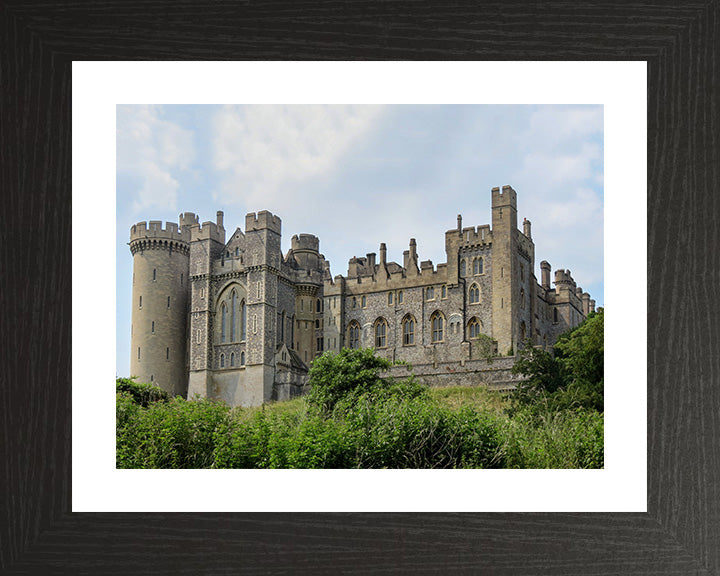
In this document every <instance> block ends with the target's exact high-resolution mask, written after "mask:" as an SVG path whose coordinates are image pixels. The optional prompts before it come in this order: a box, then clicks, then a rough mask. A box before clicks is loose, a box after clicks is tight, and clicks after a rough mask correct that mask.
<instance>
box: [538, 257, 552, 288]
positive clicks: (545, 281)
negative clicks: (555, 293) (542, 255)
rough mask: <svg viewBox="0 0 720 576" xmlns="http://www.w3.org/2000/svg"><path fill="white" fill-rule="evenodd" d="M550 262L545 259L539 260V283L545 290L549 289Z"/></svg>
mask: <svg viewBox="0 0 720 576" xmlns="http://www.w3.org/2000/svg"><path fill="white" fill-rule="evenodd" d="M550 270H551V267H550V263H549V262H548V261H547V260H543V261H542V262H540V276H541V278H542V280H541V285H542V287H543V288H545V290H550Z"/></svg>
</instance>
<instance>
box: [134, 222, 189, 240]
mask: <svg viewBox="0 0 720 576" xmlns="http://www.w3.org/2000/svg"><path fill="white" fill-rule="evenodd" d="M143 239H157V240H160V239H162V240H173V241H178V242H189V241H190V231H189V230H186V229H181V228H179V227H178V225H177V223H176V222H166V223H165V228H163V225H162V222H161V221H160V220H150V222H138V223H137V224H134V225H133V226H131V228H130V242H132V241H134V240H143Z"/></svg>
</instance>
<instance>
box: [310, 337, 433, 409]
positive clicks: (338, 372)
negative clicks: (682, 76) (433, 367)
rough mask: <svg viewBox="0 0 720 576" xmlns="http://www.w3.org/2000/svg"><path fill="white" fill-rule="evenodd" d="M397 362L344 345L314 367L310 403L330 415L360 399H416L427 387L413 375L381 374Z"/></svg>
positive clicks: (311, 376) (367, 350)
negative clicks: (399, 376) (385, 375)
mask: <svg viewBox="0 0 720 576" xmlns="http://www.w3.org/2000/svg"><path fill="white" fill-rule="evenodd" d="M391 366H393V363H392V362H391V361H390V360H387V359H385V358H380V357H378V356H375V352H374V350H373V349H372V348H362V349H350V348H343V349H342V350H341V351H340V352H339V353H337V354H336V353H334V352H326V353H325V354H323V355H322V356H321V357H320V358H317V359H316V360H315V361H314V362H313V364H312V367H311V368H310V392H309V393H308V396H307V401H308V404H309V405H310V406H311V407H314V408H315V409H316V410H318V412H319V414H321V415H323V416H329V415H330V414H331V413H332V412H333V410H335V408H336V407H338V409H339V410H341V411H346V410H348V409H349V408H351V407H352V406H354V405H355V404H356V403H358V402H360V401H365V402H368V401H369V402H380V401H382V400H383V399H387V398H390V397H395V396H397V397H400V398H405V399H409V398H415V397H418V396H421V395H422V394H424V393H425V390H426V388H425V387H424V386H422V385H421V384H419V383H417V382H416V381H415V380H414V377H410V378H408V379H406V380H402V381H395V380H394V379H392V378H390V377H387V378H382V377H380V372H383V371H387V370H389V369H390V367H391Z"/></svg>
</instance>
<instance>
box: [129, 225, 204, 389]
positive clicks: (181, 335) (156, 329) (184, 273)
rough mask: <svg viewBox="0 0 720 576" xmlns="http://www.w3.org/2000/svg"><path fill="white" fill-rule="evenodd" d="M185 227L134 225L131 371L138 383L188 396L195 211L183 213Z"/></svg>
mask: <svg viewBox="0 0 720 576" xmlns="http://www.w3.org/2000/svg"><path fill="white" fill-rule="evenodd" d="M180 218H181V220H180V224H181V225H180V226H178V225H177V224H176V223H174V222H167V224H166V228H165V229H163V227H162V222H159V221H150V222H149V223H146V222H139V223H137V224H135V225H134V226H133V227H132V228H131V229H130V252H132V255H133V296H132V298H133V300H132V328H131V356H130V372H131V375H133V376H136V377H137V380H136V381H137V382H148V383H151V384H154V385H155V386H159V387H160V388H162V389H164V390H166V391H167V392H168V393H169V394H172V395H182V396H185V395H186V394H187V386H188V369H187V358H186V344H187V323H188V294H189V290H190V282H189V278H188V275H189V264H190V249H189V242H190V227H191V226H192V225H195V224H197V218H196V217H195V215H194V214H181V216H180Z"/></svg>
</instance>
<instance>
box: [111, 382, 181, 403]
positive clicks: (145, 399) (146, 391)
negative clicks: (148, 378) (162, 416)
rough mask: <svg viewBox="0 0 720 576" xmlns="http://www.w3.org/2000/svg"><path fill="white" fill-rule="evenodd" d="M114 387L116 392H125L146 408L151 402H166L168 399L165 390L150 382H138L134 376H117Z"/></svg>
mask: <svg viewBox="0 0 720 576" xmlns="http://www.w3.org/2000/svg"><path fill="white" fill-rule="evenodd" d="M115 389H116V390H117V392H118V393H126V394H128V395H129V396H130V398H131V399H132V401H133V402H134V403H135V404H139V405H140V406H143V407H145V408H147V406H148V404H150V403H152V402H166V401H167V400H169V399H170V396H169V395H168V393H167V392H165V390H163V389H162V388H158V387H157V386H153V385H152V384H139V383H137V382H135V377H134V376H133V377H132V378H118V379H116V380H115Z"/></svg>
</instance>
